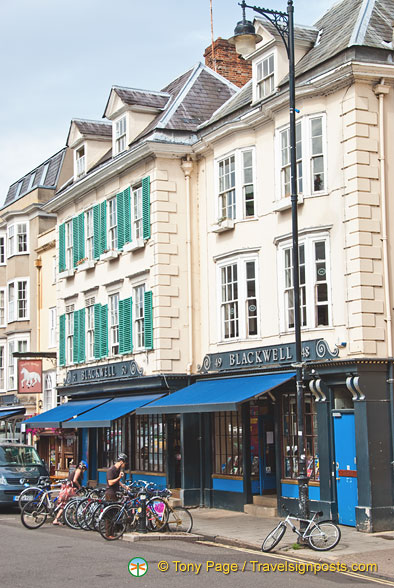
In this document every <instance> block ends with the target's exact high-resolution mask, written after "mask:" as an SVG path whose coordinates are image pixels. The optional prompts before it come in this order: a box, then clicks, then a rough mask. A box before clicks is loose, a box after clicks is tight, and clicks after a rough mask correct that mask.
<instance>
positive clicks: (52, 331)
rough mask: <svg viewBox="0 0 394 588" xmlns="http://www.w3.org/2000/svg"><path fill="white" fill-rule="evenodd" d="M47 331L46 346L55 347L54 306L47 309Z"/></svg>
mask: <svg viewBox="0 0 394 588" xmlns="http://www.w3.org/2000/svg"><path fill="white" fill-rule="evenodd" d="M48 322H49V333H48V348H49V349H52V348H53V347H56V322H57V310H56V306H53V307H52V308H50V309H49V320H48Z"/></svg>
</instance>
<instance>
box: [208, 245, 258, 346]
mask: <svg viewBox="0 0 394 588" xmlns="http://www.w3.org/2000/svg"><path fill="white" fill-rule="evenodd" d="M248 263H253V264H254V280H253V281H254V290H255V296H254V297H253V299H254V300H255V306H257V308H254V309H252V306H254V305H251V307H249V308H247V306H248V303H247V301H248V300H249V299H250V297H249V296H248V291H247V290H248V288H247V281H248V280H247V264H248ZM229 266H236V267H237V276H236V278H237V279H236V283H237V297H236V298H233V299H231V298H228V297H227V296H226V298H227V300H225V298H224V296H225V293H224V285H223V270H224V269H225V268H228V267H229ZM217 284H218V287H217V309H218V313H217V321H218V322H217V324H218V325H219V329H218V333H219V335H218V340H219V341H221V342H223V343H228V342H231V341H239V340H253V339H257V338H258V337H259V333H260V321H261V311H260V305H259V300H260V294H259V262H258V256H257V255H256V254H250V253H249V254H240V255H237V256H231V257H226V258H224V259H221V260H220V262H218V263H217ZM230 300H232V301H233V302H232V303H234V304H235V303H236V305H237V311H238V329H237V330H236V332H235V334H234V336H226V328H225V322H226V318H225V306H226V305H227V304H228V302H229V301H230ZM249 311H250V312H251V313H256V314H255V321H256V328H255V330H256V332H255V333H253V334H249V332H248V331H249V321H248V312H249ZM250 318H251V320H253V316H252V315H251V316H250Z"/></svg>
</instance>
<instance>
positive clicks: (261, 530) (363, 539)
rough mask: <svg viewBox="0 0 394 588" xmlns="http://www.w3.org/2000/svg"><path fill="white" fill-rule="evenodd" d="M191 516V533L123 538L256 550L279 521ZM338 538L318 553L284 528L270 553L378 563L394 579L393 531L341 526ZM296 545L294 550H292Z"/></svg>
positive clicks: (204, 513) (216, 512) (206, 511)
mask: <svg viewBox="0 0 394 588" xmlns="http://www.w3.org/2000/svg"><path fill="white" fill-rule="evenodd" d="M190 512H191V514H192V516H193V523H194V524H193V529H192V534H189V535H182V536H181V537H180V536H179V534H178V533H167V534H164V533H148V534H147V535H141V534H138V533H128V534H125V535H124V540H126V541H141V540H144V541H146V540H149V541H150V540H168V539H175V538H177V539H180V538H182V539H185V540H189V541H198V540H204V541H211V542H214V543H218V544H222V545H232V546H235V547H238V548H243V549H251V550H257V551H260V552H261V545H262V542H263V540H264V539H265V537H266V536H267V535H268V533H269V532H270V531H272V529H273V528H274V527H275V526H276V525H277V523H278V521H279V520H281V519H280V518H277V517H275V518H274V517H267V518H262V517H255V516H252V515H249V514H245V513H242V512H235V511H229V510H222V509H215V508H193V509H190ZM340 529H341V540H340V542H339V543H338V545H337V546H336V547H335V548H334V549H333V550H331V551H325V552H317V551H313V550H312V549H310V548H309V547H300V546H298V545H296V543H297V536H296V535H295V534H293V533H292V532H291V530H290V529H287V531H286V533H285V535H284V537H283V539H282V540H281V542H280V543H279V545H278V546H277V547H276V548H275V549H274V550H273V553H276V554H281V555H284V556H289V557H293V558H296V559H303V560H312V561H318V562H329V563H336V562H340V563H345V564H348V565H351V564H366V563H374V564H377V568H378V572H377V575H378V576H380V577H384V578H389V579H394V531H384V532H380V533H361V532H359V531H356V529H355V528H354V527H346V526H344V525H340ZM294 546H296V549H294Z"/></svg>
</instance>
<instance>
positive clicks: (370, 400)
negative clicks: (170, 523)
mask: <svg viewBox="0 0 394 588" xmlns="http://www.w3.org/2000/svg"><path fill="white" fill-rule="evenodd" d="M337 356H338V353H337V352H336V353H332V352H331V351H330V350H329V348H328V345H327V344H326V343H325V342H324V341H322V340H316V341H308V342H304V343H303V357H304V358H305V360H306V361H305V362H304V366H303V379H304V435H305V449H306V460H307V474H308V480H309V498H310V508H311V510H322V511H323V513H324V516H325V517H327V518H333V519H334V520H338V521H339V522H340V523H341V524H344V525H349V526H355V527H357V529H358V530H360V531H366V532H372V531H381V530H385V529H386V530H387V529H393V528H394V508H393V468H392V465H391V462H392V461H393V433H392V424H393V422H392V421H393V418H392V410H393V405H392V402H393V391H392V390H391V388H392V383H391V384H390V383H388V381H387V380H389V381H390V378H389V374H390V370H391V369H392V368H391V367H390V365H389V364H390V362H388V361H383V360H382V361H380V362H377V361H372V360H371V361H368V360H365V359H359V360H357V359H352V360H340V359H338V357H337ZM292 362H293V347H292V346H291V345H287V346H279V347H266V348H256V349H249V350H246V351H245V350H242V351H239V352H231V353H223V354H215V355H211V356H207V357H206V358H205V360H204V364H203V373H201V375H200V376H199V377H198V378H197V381H196V382H195V383H193V384H192V385H189V386H188V387H187V388H184V389H182V390H179V391H177V392H174V393H172V394H170V395H168V396H166V397H162V398H160V399H158V400H157V401H155V402H152V403H150V404H147V405H145V406H143V407H140V408H138V409H137V410H136V414H137V415H162V416H163V418H167V419H168V418H169V417H170V416H172V415H176V416H177V418H179V421H180V433H181V434H180V438H181V454H182V462H181V488H182V491H181V496H182V498H183V501H184V504H185V505H196V504H200V505H205V506H212V507H221V508H230V509H235V510H243V509H244V507H245V505H247V504H251V503H253V502H254V503H255V504H261V503H262V502H261V498H260V501H259V500H257V499H256V497H258V496H260V497H263V498H264V497H265V496H269V497H270V502H272V499H273V497H275V499H276V505H277V509H278V511H279V512H280V513H281V514H284V508H283V507H286V508H287V509H289V510H290V511H291V512H295V513H296V512H297V510H298V447H297V439H298V431H297V398H296V388H295V373H294V371H292V367H291V366H292ZM391 380H392V378H391ZM390 390H391V391H390Z"/></svg>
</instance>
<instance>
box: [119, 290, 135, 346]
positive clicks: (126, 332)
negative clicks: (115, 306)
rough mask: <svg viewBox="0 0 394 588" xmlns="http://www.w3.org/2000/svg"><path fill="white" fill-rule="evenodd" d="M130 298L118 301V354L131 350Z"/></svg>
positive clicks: (131, 302)
mask: <svg viewBox="0 0 394 588" xmlns="http://www.w3.org/2000/svg"><path fill="white" fill-rule="evenodd" d="M132 304H133V301H132V299H131V298H126V300H120V301H119V353H131V351H132V350H133V323H132V314H131V313H132Z"/></svg>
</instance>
